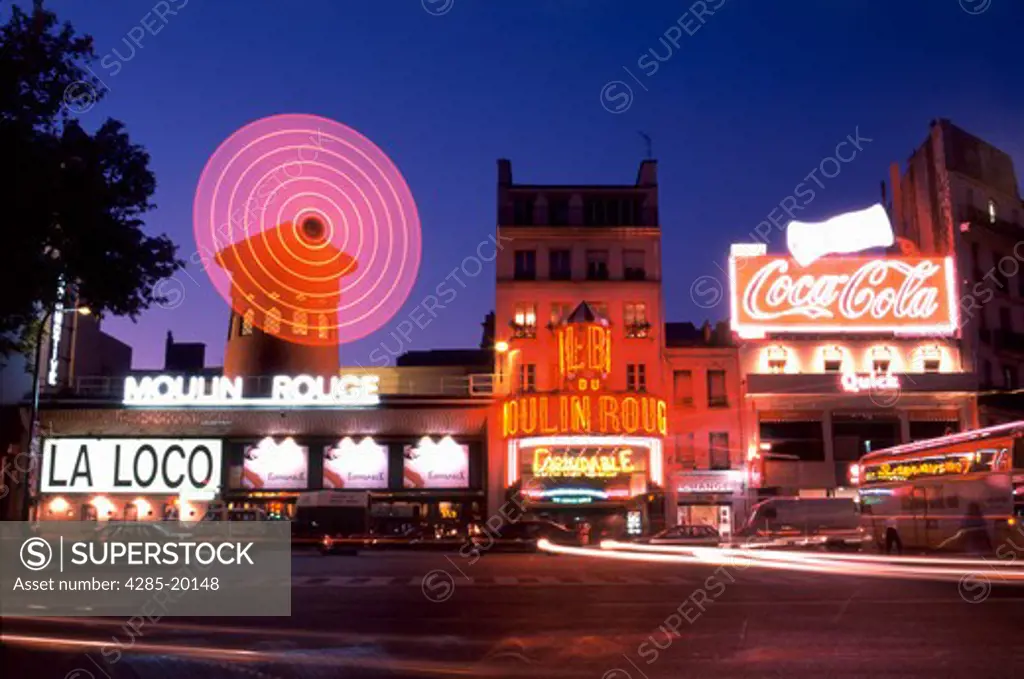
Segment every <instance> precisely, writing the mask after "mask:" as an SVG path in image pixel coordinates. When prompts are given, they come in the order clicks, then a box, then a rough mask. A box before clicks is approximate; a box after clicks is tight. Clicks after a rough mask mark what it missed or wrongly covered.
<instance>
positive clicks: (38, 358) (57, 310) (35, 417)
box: [21, 306, 92, 521]
mask: <svg viewBox="0 0 1024 679" xmlns="http://www.w3.org/2000/svg"><path fill="white" fill-rule="evenodd" d="M91 313H92V310H91V309H90V308H89V307H87V306H82V307H72V308H70V309H64V308H63V307H62V306H57V307H53V308H51V309H50V310H49V311H47V312H46V313H45V314H44V315H43V317H42V319H41V320H40V322H39V329H38V330H37V331H36V338H35V339H36V346H35V362H34V364H33V367H32V405H31V407H30V409H29V415H28V423H29V424H28V451H29V459H30V460H31V463H30V464H29V470H30V472H32V473H34V471H35V470H37V469H38V468H39V467H38V465H39V457H40V455H39V446H38V440H37V438H38V433H39V392H40V385H39V380H40V374H41V373H42V362H43V334H44V331H45V330H46V324H47V322H48V321H49V320H50V319H51V318H54V317H56V316H57V315H63V314H81V315H82V316H88V315H89V314H91ZM58 332H62V331H61V330H58ZM52 344H53V342H52V341H51V345H52ZM52 358H53V357H52V356H51V359H52ZM32 473H30V475H29V484H28V488H26V489H25V500H24V503H23V509H22V517H21V518H22V520H25V521H27V520H28V518H29V517H28V515H29V506H30V504H31V497H32V484H33V483H34V479H33V478H32Z"/></svg>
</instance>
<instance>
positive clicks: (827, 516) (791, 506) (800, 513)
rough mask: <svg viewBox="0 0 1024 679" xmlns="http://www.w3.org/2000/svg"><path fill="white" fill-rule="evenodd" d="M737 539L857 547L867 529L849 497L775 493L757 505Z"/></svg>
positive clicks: (781, 544)
mask: <svg viewBox="0 0 1024 679" xmlns="http://www.w3.org/2000/svg"><path fill="white" fill-rule="evenodd" d="M736 539H737V540H738V541H739V542H740V543H741V544H758V543H766V544H771V545H778V546H790V547H825V548H827V549H850V548H854V549H857V548H859V547H860V546H861V544H862V543H863V541H864V532H863V530H862V529H861V527H860V514H859V513H858V512H857V505H856V503H855V502H854V501H853V500H852V499H850V498H795V497H774V498H769V499H767V500H764V501H763V502H759V503H758V504H756V505H754V507H753V508H752V509H751V512H750V517H749V518H748V519H747V522H746V524H744V526H743V527H742V528H740V529H739V530H738V531H736Z"/></svg>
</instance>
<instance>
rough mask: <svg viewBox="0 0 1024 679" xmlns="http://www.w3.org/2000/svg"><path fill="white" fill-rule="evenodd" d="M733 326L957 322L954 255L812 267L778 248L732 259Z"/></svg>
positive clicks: (936, 328) (945, 329)
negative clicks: (778, 253) (772, 252)
mask: <svg viewBox="0 0 1024 679" xmlns="http://www.w3.org/2000/svg"><path fill="white" fill-rule="evenodd" d="M729 269H730V270H729V274H730V280H731V294H732V300H731V302H732V327H733V329H734V330H736V331H737V332H738V333H740V335H741V336H746V337H756V336H759V335H763V334H765V333H769V332H809V333H824V332H828V333H839V332H902V333H908V334H909V333H930V334H942V335H951V334H953V333H954V332H955V331H956V328H957V313H956V285H955V283H954V280H955V279H954V274H955V271H954V265H953V260H952V258H950V257H860V256H858V257H832V258H825V259H819V260H816V261H814V262H813V263H811V264H809V265H808V266H806V267H801V266H800V265H799V264H797V263H796V262H795V261H794V260H792V259H789V258H786V257H777V256H772V255H737V256H733V257H730V259H729Z"/></svg>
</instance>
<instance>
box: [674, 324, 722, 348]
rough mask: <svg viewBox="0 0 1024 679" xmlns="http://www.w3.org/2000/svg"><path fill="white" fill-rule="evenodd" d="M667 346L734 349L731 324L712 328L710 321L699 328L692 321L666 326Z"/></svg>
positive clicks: (717, 325)
mask: <svg viewBox="0 0 1024 679" xmlns="http://www.w3.org/2000/svg"><path fill="white" fill-rule="evenodd" d="M665 346H666V347H667V348H670V349H671V348H672V347H732V346H735V344H734V343H733V341H732V331H731V329H730V328H729V324H728V323H725V322H720V323H718V324H716V325H715V326H712V325H711V324H710V323H709V322H708V321H704V325H702V326H701V327H699V328H698V327H697V326H696V325H694V324H693V323H691V322H690V321H683V322H674V323H666V324H665Z"/></svg>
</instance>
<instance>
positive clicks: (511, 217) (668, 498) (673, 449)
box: [490, 160, 745, 537]
mask: <svg viewBox="0 0 1024 679" xmlns="http://www.w3.org/2000/svg"><path fill="white" fill-rule="evenodd" d="M656 169H657V166H656V164H655V163H654V161H645V162H644V163H642V164H641V166H640V171H639V174H638V177H637V181H636V183H635V184H630V185H605V186H580V185H534V184H516V183H513V181H512V170H511V164H510V163H509V162H508V161H506V160H501V161H499V164H498V236H499V240H500V242H502V243H508V245H507V246H506V247H505V248H504V249H503V250H501V251H500V252H499V254H498V259H497V285H496V289H497V293H496V307H495V311H496V319H497V320H496V326H495V328H496V329H495V340H496V346H497V347H498V349H499V354H498V371H499V374H500V376H501V378H502V381H503V384H504V385H505V386H506V387H507V391H508V394H507V396H506V397H505V399H504V400H503V401H502V402H501V403H500V404H499V406H498V407H499V412H498V415H497V421H498V425H497V426H496V427H495V430H496V431H495V434H494V436H492V438H491V442H492V450H491V453H490V459H491V464H492V467H494V466H497V465H499V464H500V465H501V468H502V469H503V474H502V475H501V478H500V479H495V478H494V477H492V478H491V479H490V482H491V483H492V484H494V485H492V487H491V489H490V497H491V498H492V501H493V499H494V498H496V497H500V495H501V492H502V491H504V492H506V493H507V492H508V490H509V489H519V490H521V491H522V493H523V495H524V497H525V498H526V501H527V503H528V504H529V506H530V507H531V508H532V509H533V510H534V511H536V512H538V513H541V514H549V515H551V516H552V517H554V518H557V519H559V520H563V521H565V522H566V523H568V524H570V525H578V524H580V523H588V524H590V525H591V526H592V530H593V531H594V535H595V537H597V536H599V535H601V534H604V535H623V534H626V533H630V532H634V531H635V530H638V529H640V528H641V527H642V528H643V529H644V530H653V529H656V528H658V527H660V526H662V525H664V524H666V523H668V524H673V523H675V522H676V521H678V520H680V518H681V517H682V520H684V521H685V520H693V521H694V522H696V523H705V522H709V523H715V524H716V525H717V522H718V519H719V512H718V510H717V506H718V505H719V504H726V505H729V506H730V509H731V508H732V502H733V499H734V496H735V497H736V498H741V497H742V495H743V494H744V492H745V485H744V484H743V483H742V478H741V477H742V473H741V472H740V471H739V470H740V467H741V465H742V464H743V459H742V456H741V455H739V454H736V455H733V456H731V457H730V455H729V452H728V451H729V449H731V448H738V447H739V442H740V432H739V415H738V413H739V406H740V404H741V402H742V399H741V396H740V394H739V382H738V377H737V373H736V372H735V367H736V361H735V356H736V352H735V348H734V347H725V346H723V347H719V348H717V349H715V350H714V351H717V352H718V355H716V356H710V355H709V350H708V347H706V346H689V345H686V344H685V343H684V344H682V345H680V346H678V347H676V348H674V349H669V348H668V347H667V346H666V326H665V322H664V319H663V313H662V309H663V304H662V285H661V230H660V224H659V220H658V185H657V175H656ZM706 361H712V362H714V361H721V362H722V367H721V369H718V368H715V367H713V365H711V364H706ZM674 367H675V368H678V370H676V371H674ZM687 370H689V371H690V372H689V374H690V376H691V379H692V380H693V385H694V386H692V387H691V388H692V390H693V392H694V393H693V395H692V396H691V397H683V396H678V397H676V396H674V395H673V388H674V379H676V378H677V376H676V373H678V381H679V384H680V388H682V386H681V385H682V375H684V374H686V371H687ZM726 372H728V374H729V378H728V380H726V378H725V377H724V374H725V373H726ZM709 375H710V376H711V377H710V379H712V380H713V381H714V389H715V394H716V396H715V398H714V399H712V400H713V403H712V404H711V405H710V407H709V404H708V400H707V398H705V391H706V390H705V388H704V386H703V385H705V384H707V380H708V379H709ZM726 381H728V383H729V385H730V386H729V387H728V390H729V395H728V396H726V395H725V394H724V391H725V390H726V386H725V383H726ZM730 409H731V415H729V414H727V415H725V416H724V417H723V416H722V413H726V412H727V411H730ZM709 412H710V413H711V418H710V419H704V420H702V415H703V414H707V413H709ZM708 427H712V428H713V429H712V430H711V431H713V432H714V437H712V436H711V432H709V430H708ZM709 441H714V442H715V444H716V445H717V446H721V447H722V449H723V451H724V452H723V451H719V450H717V448H716V461H715V466H714V467H712V465H711V463H710V459H709V457H708V449H709V446H708V442H709ZM695 451H699V453H695ZM722 455H724V458H723V457H722ZM723 460H724V461H723ZM734 465H735V467H734ZM697 472H702V473H704V474H705V476H707V478H705V479H704V481H702V482H698V481H697V480H696V479H695V477H694V476H693V475H694V474H695V473H697ZM734 472H735V473H734ZM708 475H710V476H708ZM727 476H728V477H729V478H726V477H727ZM734 476H735V477H737V478H739V479H740V481H739V483H736V482H735V479H733V478H732V477H734ZM708 479H710V481H709V480H708ZM498 484H500V485H498ZM680 489H682V493H683V495H684V498H682V499H678V500H677V496H678V495H679V492H678V491H680ZM702 491H707V492H702ZM684 501H685V502H686V506H687V507H688V506H690V505H691V504H692V505H705V504H706V505H707V507H708V508H709V509H708V510H707V511H706V512H705V513H700V512H695V513H694V515H693V516H692V517H690V516H689V514H688V513H687V514H685V515H681V514H680V513H679V512H678V511H677V503H678V502H684ZM740 501H741V502H742V500H740ZM711 518H714V521H711V520H710V519H711ZM705 519H707V521H705ZM726 520H727V521H731V517H730V516H729V513H728V512H727V513H726Z"/></svg>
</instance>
